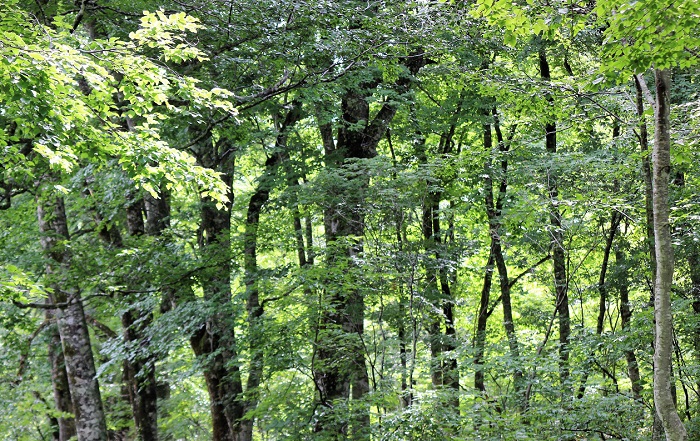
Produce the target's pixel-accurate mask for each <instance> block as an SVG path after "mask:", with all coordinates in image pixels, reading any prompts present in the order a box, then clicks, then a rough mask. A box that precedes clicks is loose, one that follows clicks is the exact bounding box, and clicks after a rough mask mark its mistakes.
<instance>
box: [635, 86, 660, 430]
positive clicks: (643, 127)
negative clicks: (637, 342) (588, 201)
mask: <svg viewBox="0 0 700 441" xmlns="http://www.w3.org/2000/svg"><path fill="white" fill-rule="evenodd" d="M643 81H644V77H642V76H640V75H635V76H634V85H635V89H636V91H637V93H636V104H637V117H638V118H639V148H640V150H641V153H642V175H643V178H644V206H645V207H644V208H645V214H646V237H647V247H648V251H649V262H650V265H651V280H652V282H651V283H649V297H650V299H651V300H650V303H651V304H653V303H654V289H655V288H654V283H655V281H656V240H655V238H654V206H653V197H654V195H653V186H652V173H651V160H650V155H649V153H650V152H649V134H648V131H647V124H646V120H645V116H644V88H646V84H645V83H643ZM653 345H654V342H652V346H653ZM652 413H653V419H654V425H653V427H652V441H661V440H662V438H664V428H663V425H662V424H661V419H660V418H659V414H658V413H657V412H652Z"/></svg>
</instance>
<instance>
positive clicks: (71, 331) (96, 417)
mask: <svg viewBox="0 0 700 441" xmlns="http://www.w3.org/2000/svg"><path fill="white" fill-rule="evenodd" d="M37 217H38V220H39V231H40V232H41V234H42V238H41V245H42V248H43V249H44V252H45V254H46V255H47V257H48V262H47V265H46V274H47V276H48V277H49V280H50V282H51V283H50V286H51V287H52V288H53V293H52V295H51V297H50V300H51V301H52V303H54V304H57V305H60V306H59V308H58V309H57V310H56V323H57V325H58V333H59V335H60V337H61V345H62V347H63V355H64V357H65V366H66V374H67V376H68V385H69V389H70V394H71V399H72V400H73V411H74V412H75V421H76V432H77V435H78V440H79V441H106V440H107V424H106V420H105V414H104V410H103V407H102V399H101V397H100V389H99V385H98V382H97V373H96V371H95V361H94V359H93V356H92V346H91V344H90V336H89V334H88V327H87V323H86V321H85V312H84V311H83V302H82V299H81V295H80V290H79V289H78V288H77V287H74V286H71V285H72V282H71V281H70V280H69V277H67V272H68V271H69V270H70V266H71V255H70V251H69V250H70V247H67V246H65V244H64V242H66V241H68V240H70V237H69V234H68V222H67V219H66V211H65V206H64V203H63V199H60V198H56V199H54V200H53V202H50V203H47V202H45V201H40V202H39V204H38V206H37Z"/></svg>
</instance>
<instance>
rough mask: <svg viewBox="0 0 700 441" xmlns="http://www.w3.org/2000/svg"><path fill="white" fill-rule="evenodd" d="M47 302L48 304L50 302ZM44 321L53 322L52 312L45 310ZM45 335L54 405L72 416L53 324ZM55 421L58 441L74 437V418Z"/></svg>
mask: <svg viewBox="0 0 700 441" xmlns="http://www.w3.org/2000/svg"><path fill="white" fill-rule="evenodd" d="M47 301H49V302H50V300H47ZM46 320H47V321H48V322H49V323H51V322H55V314H54V312H53V310H51V309H47V310H46ZM47 333H48V335H49V343H48V357H49V361H50V363H51V384H52V386H53V399H54V404H55V406H56V410H57V411H58V412H61V413H68V414H72V413H73V404H72V400H71V395H70V388H69V385H68V375H67V374H66V365H65V358H64V356H63V349H62V348H61V337H60V335H59V334H58V329H56V326H55V325H54V324H51V325H49V329H48V331H47ZM56 420H57V423H58V427H57V430H58V441H68V440H69V439H70V438H71V437H72V436H75V435H76V431H75V418H73V417H65V416H58V417H57V418H56Z"/></svg>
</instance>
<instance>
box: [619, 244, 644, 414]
mask: <svg viewBox="0 0 700 441" xmlns="http://www.w3.org/2000/svg"><path fill="white" fill-rule="evenodd" d="M615 263H616V265H617V267H618V272H619V276H618V278H619V280H618V283H617V285H618V289H619V290H620V320H621V321H622V330H623V332H627V331H629V327H630V323H631V322H632V309H631V308H630V297H629V268H628V265H629V264H628V262H627V258H626V256H625V252H624V247H621V246H618V247H616V249H615ZM625 360H626V361H627V375H628V376H629V379H630V382H631V383H632V397H634V399H635V400H637V401H639V400H641V397H642V390H643V386H642V381H641V375H640V374H639V364H638V363H637V356H636V355H635V353H634V350H633V349H627V350H625Z"/></svg>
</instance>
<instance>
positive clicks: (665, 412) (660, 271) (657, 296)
mask: <svg viewBox="0 0 700 441" xmlns="http://www.w3.org/2000/svg"><path fill="white" fill-rule="evenodd" d="M655 79H656V107H655V109H654V123H655V133H654V148H653V151H652V164H653V207H654V236H655V239H656V247H655V255H656V265H657V267H656V281H655V292H654V318H655V321H656V323H655V331H656V332H655V338H654V341H655V344H654V349H655V350H654V404H655V407H656V413H657V414H658V415H659V418H660V419H661V423H662V424H663V427H664V431H665V433H666V438H667V440H668V441H685V440H687V438H688V434H687V432H686V430H685V426H684V425H683V422H682V421H681V419H680V417H679V415H678V412H677V411H676V406H675V402H674V399H673V393H672V391H671V378H672V366H671V355H672V353H673V319H672V314H671V287H672V285H673V246H672V240H671V228H670V223H669V202H668V195H669V193H668V187H669V175H670V170H671V136H670V130H671V127H670V117H669V114H670V99H669V94H670V86H671V74H670V72H669V71H668V70H656V71H655Z"/></svg>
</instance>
